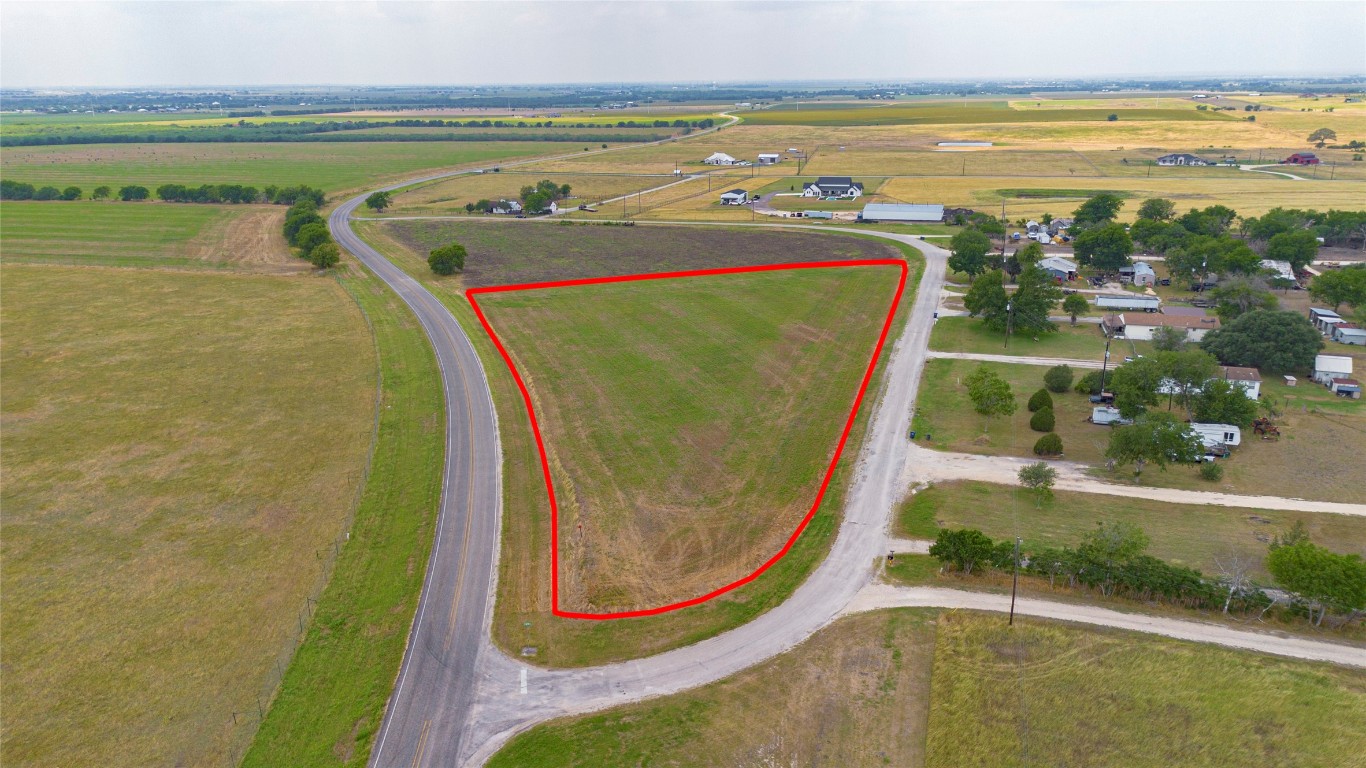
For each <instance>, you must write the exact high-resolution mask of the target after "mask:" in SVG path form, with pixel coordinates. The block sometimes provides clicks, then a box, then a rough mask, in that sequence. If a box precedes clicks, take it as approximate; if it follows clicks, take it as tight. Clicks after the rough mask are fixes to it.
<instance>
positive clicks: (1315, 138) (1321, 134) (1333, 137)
mask: <svg viewBox="0 0 1366 768" xmlns="http://www.w3.org/2000/svg"><path fill="white" fill-rule="evenodd" d="M1337 138H1338V132H1337V131H1335V130H1333V129H1332V128H1320V129H1318V130H1317V131H1314V132H1313V133H1311V134H1309V143H1310V144H1313V145H1315V146H1317V147H1322V146H1323V145H1324V144H1327V143H1328V142H1330V141H1337Z"/></svg>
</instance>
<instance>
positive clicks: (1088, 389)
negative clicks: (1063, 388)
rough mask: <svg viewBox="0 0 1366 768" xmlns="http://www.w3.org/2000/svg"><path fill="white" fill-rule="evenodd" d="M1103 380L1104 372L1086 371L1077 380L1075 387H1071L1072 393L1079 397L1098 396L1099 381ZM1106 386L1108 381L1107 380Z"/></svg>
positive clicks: (1099, 390) (1099, 389)
mask: <svg viewBox="0 0 1366 768" xmlns="http://www.w3.org/2000/svg"><path fill="white" fill-rule="evenodd" d="M1103 378H1105V372H1104V371H1087V372H1086V373H1084V374H1082V376H1081V378H1080V379H1077V385H1076V386H1075V387H1072V391H1073V392H1076V393H1077V394H1079V395H1087V396H1088V397H1089V396H1091V395H1099V394H1100V392H1101V379H1103ZM1106 383H1107V384H1108V383H1109V381H1108V380H1107V381H1106Z"/></svg>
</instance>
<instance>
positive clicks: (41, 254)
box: [0, 201, 308, 272]
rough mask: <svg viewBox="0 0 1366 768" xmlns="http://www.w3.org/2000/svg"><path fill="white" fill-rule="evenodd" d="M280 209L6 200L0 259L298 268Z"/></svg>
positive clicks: (0, 211)
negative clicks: (284, 228)
mask: <svg viewBox="0 0 1366 768" xmlns="http://www.w3.org/2000/svg"><path fill="white" fill-rule="evenodd" d="M284 215H285V211H284V208H283V207H281V206H258V205H252V206H220V205H177V204H172V203H111V202H43V203H33V202H15V201H8V202H5V203H3V204H0V237H3V238H4V250H3V254H2V255H0V259H3V260H4V261H5V262H6V263H15V262H39V263H51V264H70V265H83V264H95V265H103V266H118V267H128V266H175V267H229V266H231V267H238V268H248V269H253V270H265V271H272V272H291V271H292V272H298V271H304V270H306V269H307V268H308V265H307V264H306V263H304V262H303V261H302V260H300V259H296V258H294V257H293V255H292V254H291V253H290V251H289V246H288V245H287V244H286V243H285V239H284V235H283V234H281V231H280V228H281V225H282V224H283V222H284Z"/></svg>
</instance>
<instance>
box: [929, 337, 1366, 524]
mask: <svg viewBox="0 0 1366 768" xmlns="http://www.w3.org/2000/svg"><path fill="white" fill-rule="evenodd" d="M1111 354H1112V355H1114V352H1113V350H1112V352H1111ZM978 365H980V363H977V362H975V361H970V360H946V359H940V360H930V361H928V362H927V363H926V365H925V374H924V377H925V380H926V381H931V382H938V385H937V386H934V387H925V388H923V389H922V390H921V393H920V399H919V401H918V402H917V404H916V410H915V418H914V421H913V424H914V428H915V429H916V430H917V432H918V433H920V434H926V433H928V434H930V435H932V436H933V443H932V447H935V448H940V449H944V450H950V451H963V452H967V453H980V454H988V455H1004V456H1033V453H1032V449H1033V446H1034V442H1035V441H1036V440H1038V438H1039V437H1040V433H1038V432H1035V431H1033V430H1031V429H1030V428H1029V417H1030V413H1029V411H1028V410H1027V409H1026V408H1025V403H1026V401H1028V399H1029V396H1030V395H1031V394H1033V393H1034V392H1035V391H1036V390H1038V389H1039V388H1041V387H1042V386H1043V374H1044V371H1046V370H1047V368H1045V367H1044V366H1038V365H1015V364H1001V363H986V364H985V365H986V366H987V368H989V369H991V370H994V371H996V372H997V373H998V374H1000V375H1001V376H1003V377H1004V378H1005V379H1006V380H1007V381H1009V382H1010V384H1011V388H1012V390H1013V391H1014V393H1015V399H1016V402H1017V403H1018V404H1019V410H1018V411H1016V413H1015V415H1014V416H1012V417H1010V418H1008V419H1001V418H993V419H990V420H989V422H988V423H987V428H986V430H985V431H984V430H983V423H984V421H985V420H984V419H983V418H982V417H981V416H979V415H978V414H977V413H976V412H975V411H973V408H972V402H971V401H970V400H969V399H968V396H967V389H966V387H964V386H963V384H962V381H963V378H964V377H966V376H967V375H968V374H969V373H971V372H972V371H973V370H974V369H976V368H977V366H978ZM1078 375H1081V372H1078ZM1294 389H1296V390H1300V389H1305V386H1303V385H1302V386H1300V387H1295V388H1294ZM1309 389H1310V390H1313V389H1322V388H1321V387H1315V386H1314V385H1309ZM1268 391H1269V392H1270V391H1273V390H1268ZM1325 392H1326V390H1325ZM1316 394H1317V393H1316ZM1053 401H1054V403H1055V411H1056V413H1057V426H1056V428H1055V430H1054V431H1055V432H1057V433H1058V435H1059V436H1060V437H1061V438H1062V443H1063V448H1064V449H1065V451H1066V453H1065V457H1066V458H1067V459H1068V460H1070V461H1079V462H1082V463H1087V464H1097V465H1099V464H1103V463H1104V456H1105V449H1106V447H1107V446H1108V445H1109V440H1110V428H1108V427H1102V426H1096V425H1094V424H1090V423H1087V422H1086V418H1087V417H1088V416H1090V415H1091V405H1090V403H1089V402H1088V401H1087V399H1086V398H1085V397H1082V396H1081V395H1078V394H1076V393H1075V392H1067V393H1064V394H1061V395H1057V394H1055V395H1053ZM1357 405H1359V403H1358V404H1357ZM1178 408H1179V406H1178ZM1276 423H1277V425H1278V426H1279V427H1280V429H1281V434H1282V438H1281V440H1280V441H1277V442H1263V441H1261V440H1257V439H1255V438H1254V437H1253V436H1252V435H1251V434H1245V436H1244V439H1243V444H1242V445H1241V446H1240V447H1238V448H1236V449H1234V453H1233V456H1232V457H1231V458H1229V459H1226V460H1223V461H1222V465H1223V467H1224V471H1225V475H1224V480H1223V482H1221V483H1218V484H1211V483H1208V482H1205V481H1202V480H1200V479H1199V478H1198V477H1197V476H1196V474H1195V469H1194V468H1193V467H1189V466H1172V467H1168V468H1167V470H1166V471H1165V472H1163V471H1161V470H1159V469H1157V468H1156V467H1148V468H1147V469H1146V470H1145V471H1144V472H1143V475H1142V479H1141V483H1140V484H1139V485H1140V486H1141V485H1152V486H1162V487H1179V488H1191V489H1197V490H1202V489H1203V490H1217V491H1226V492H1231V493H1243V494H1254V495H1267V496H1295V497H1300V498H1305V499H1320V500H1323V501H1343V502H1353V503H1362V502H1366V486H1363V485H1362V484H1361V483H1358V482H1355V481H1354V480H1352V479H1351V478H1352V477H1353V476H1354V474H1355V472H1354V470H1352V466H1355V456H1357V455H1359V452H1361V451H1366V413H1364V412H1363V411H1362V410H1361V409H1360V408H1359V407H1358V408H1353V409H1352V410H1351V411H1350V412H1346V411H1343V410H1340V409H1336V408H1329V407H1323V406H1320V405H1318V403H1317V402H1315V401H1305V402H1302V403H1296V404H1293V405H1292V406H1287V407H1284V408H1283V415H1282V416H1281V417H1279V418H1278V419H1277V421H1276ZM1287 466H1290V467H1295V468H1296V470H1295V471H1294V472H1286V471H1285V467H1287ZM1097 472H1098V473H1101V474H1102V475H1103V477H1104V478H1105V479H1107V480H1110V481H1112V482H1131V479H1130V478H1131V475H1132V470H1131V469H1130V468H1128V467H1121V468H1119V469H1117V470H1116V471H1115V472H1114V473H1113V474H1111V473H1107V472H1105V470H1104V469H1100V470H1097Z"/></svg>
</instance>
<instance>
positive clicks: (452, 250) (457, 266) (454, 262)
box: [427, 243, 465, 275]
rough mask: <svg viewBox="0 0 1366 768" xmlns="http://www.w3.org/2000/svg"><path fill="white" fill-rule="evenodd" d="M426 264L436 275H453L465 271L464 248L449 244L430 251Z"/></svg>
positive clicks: (458, 244)
mask: <svg viewBox="0 0 1366 768" xmlns="http://www.w3.org/2000/svg"><path fill="white" fill-rule="evenodd" d="M427 264H428V266H430V267H431V268H432V271H433V272H435V273H436V274H438V275H453V274H455V273H456V271H463V270H464V269H465V246H463V245H461V244H460V243H451V244H450V245H446V246H442V247H441V248H437V249H436V250H434V251H432V253H431V255H430V256H428V257H427Z"/></svg>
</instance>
